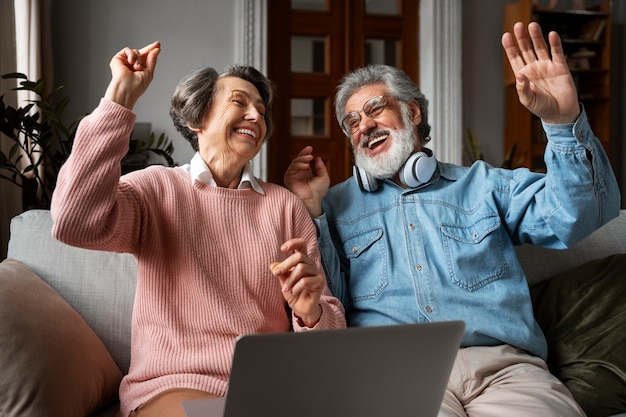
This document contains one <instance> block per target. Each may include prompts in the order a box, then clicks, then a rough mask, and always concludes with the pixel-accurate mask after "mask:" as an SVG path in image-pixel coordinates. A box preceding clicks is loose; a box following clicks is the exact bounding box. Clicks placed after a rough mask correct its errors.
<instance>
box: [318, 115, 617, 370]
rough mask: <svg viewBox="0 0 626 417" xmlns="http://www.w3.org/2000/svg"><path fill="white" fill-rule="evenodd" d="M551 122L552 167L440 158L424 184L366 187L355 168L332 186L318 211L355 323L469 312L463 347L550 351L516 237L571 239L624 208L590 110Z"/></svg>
mask: <svg viewBox="0 0 626 417" xmlns="http://www.w3.org/2000/svg"><path fill="white" fill-rule="evenodd" d="M544 129H545V131H546V133H547V136H548V139H549V140H548V145H547V148H546V152H545V162H546V166H547V174H541V173H534V172H530V171H529V170H527V169H525V168H520V169H516V170H505V169H500V168H493V167H491V166H489V165H488V164H486V163H484V162H482V161H478V162H476V163H474V164H473V165H472V166H471V167H461V166H456V165H451V164H447V163H441V162H440V163H438V168H437V171H436V172H435V175H434V176H433V178H432V180H431V181H430V182H429V183H428V184H426V185H425V186H422V187H421V188H417V189H403V188H401V187H399V186H398V185H396V184H395V183H393V182H392V181H389V180H386V181H382V182H381V183H380V186H379V188H378V190H376V191H375V192H365V191H361V190H360V189H359V187H358V185H357V183H356V182H355V181H354V179H353V178H350V179H349V180H346V181H345V182H343V183H341V184H338V185H336V186H334V187H333V188H331V189H330V190H329V192H328V194H327V196H326V198H325V200H324V203H323V209H324V214H322V216H320V217H318V218H317V219H315V221H316V225H317V227H318V231H319V234H320V235H319V244H320V249H321V253H322V259H323V263H324V268H325V270H326V274H327V278H328V285H329V287H330V289H331V291H332V292H333V293H334V295H335V296H337V297H338V298H339V299H340V300H341V301H342V302H343V303H344V305H345V307H346V310H347V311H346V313H347V319H348V324H349V325H351V326H376V325H386V324H399V323H417V322H431V321H441V320H463V321H465V324H466V332H465V336H464V338H463V341H462V345H463V346H476V345H497V344H502V343H506V344H510V345H513V346H516V347H518V348H521V349H523V350H525V351H527V352H529V353H531V354H533V355H536V356H539V357H542V358H544V359H545V358H546V356H547V346H546V341H545V338H544V336H543V333H542V332H541V329H540V328H539V326H538V324H537V322H536V321H535V319H534V315H533V309H532V305H531V300H530V294H529V289H528V284H527V282H526V278H525V275H524V272H523V270H522V268H521V266H520V264H519V262H518V260H517V257H516V254H515V250H514V245H519V244H522V243H531V244H535V245H540V246H544V247H549V248H557V249H563V248H566V247H569V246H571V245H572V244H574V243H576V242H578V241H580V240H581V239H583V238H584V237H585V236H587V235H588V234H590V233H591V232H592V231H594V230H595V229H597V228H598V227H600V226H601V225H603V224H605V223H606V222H607V221H609V220H611V219H612V218H614V217H616V216H617V215H618V213H619V208H620V192H619V189H618V186H617V181H616V179H615V176H614V174H613V171H612V168H611V165H610V163H609V160H608V158H607V156H606V154H605V152H604V150H603V149H602V145H601V144H600V142H599V141H598V139H597V138H596V137H595V136H594V134H593V132H592V131H591V129H590V127H589V124H588V121H587V117H586V114H585V113H584V109H582V114H581V116H580V117H579V119H578V120H577V121H576V122H575V123H574V124H569V125H544ZM555 302H556V300H555Z"/></svg>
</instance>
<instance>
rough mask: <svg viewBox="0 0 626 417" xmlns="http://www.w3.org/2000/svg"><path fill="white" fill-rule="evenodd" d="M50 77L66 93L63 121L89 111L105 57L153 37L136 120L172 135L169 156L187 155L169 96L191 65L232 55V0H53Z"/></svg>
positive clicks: (181, 158)
mask: <svg viewBox="0 0 626 417" xmlns="http://www.w3.org/2000/svg"><path fill="white" fill-rule="evenodd" d="M51 14H52V22H53V24H52V26H53V29H52V30H53V33H52V38H53V48H54V61H55V62H54V67H55V68H54V70H55V80H54V84H55V85H63V86H64V93H65V94H67V95H68V96H69V97H70V104H69V106H68V108H67V110H66V121H70V120H74V119H75V118H77V117H79V116H82V115H84V114H86V113H89V112H91V111H92V110H93V109H94V108H95V107H96V106H97V105H98V102H99V100H100V98H101V97H102V96H103V95H104V91H105V89H106V87H107V85H108V82H109V80H110V79H111V72H110V70H109V61H110V60H111V57H112V56H113V55H115V54H116V53H117V52H118V51H119V50H121V49H122V48H123V47H125V46H130V47H132V48H141V47H143V46H144V45H147V44H149V43H151V42H153V41H155V40H159V41H161V45H162V51H161V54H160V55H159V60H158V64H157V68H156V72H155V77H154V80H153V82H152V84H151V86H150V88H149V89H148V91H147V92H146V93H145V94H144V96H143V97H142V98H141V99H140V101H139V102H138V103H137V105H136V106H135V109H134V111H135V113H136V114H137V121H138V122H148V123H151V124H152V130H153V131H155V132H157V133H161V132H165V133H166V135H167V136H168V137H169V138H170V139H172V141H173V142H174V147H175V152H174V159H175V160H176V161H177V162H179V163H180V164H183V163H187V162H188V161H189V160H190V159H191V156H192V155H193V150H192V148H191V146H190V145H189V143H188V142H187V141H185V140H184V139H182V137H181V136H180V135H179V134H178V132H176V130H175V129H174V127H173V125H172V121H171V119H170V117H169V114H168V111H169V101H170V97H171V95H172V92H173V90H174V88H175V87H176V84H177V83H178V81H179V80H180V79H181V78H182V77H183V76H184V75H185V74H186V73H187V72H189V71H190V70H192V69H195V68H198V67H202V66H212V67H215V68H216V69H218V70H221V69H223V68H224V67H226V66H228V65H230V64H232V63H233V62H234V59H235V47H234V45H235V28H234V22H235V2H233V1H232V0H211V1H205V0H184V1H180V2H174V1H170V0H107V1H84V0H52V10H51Z"/></svg>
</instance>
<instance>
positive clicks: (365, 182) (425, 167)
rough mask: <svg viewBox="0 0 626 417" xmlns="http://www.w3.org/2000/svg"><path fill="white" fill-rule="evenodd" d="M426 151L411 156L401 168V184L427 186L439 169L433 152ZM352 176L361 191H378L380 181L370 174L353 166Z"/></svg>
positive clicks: (411, 186)
mask: <svg viewBox="0 0 626 417" xmlns="http://www.w3.org/2000/svg"><path fill="white" fill-rule="evenodd" d="M424 151H426V152H415V153H414V154H412V155H411V156H409V159H407V160H406V162H405V163H404V164H403V165H402V167H401V168H400V173H399V174H400V175H399V176H400V182H401V183H402V184H404V185H406V186H407V187H409V188H415V187H418V186H420V185H422V184H426V183H427V182H428V181H430V179H431V178H432V176H433V174H434V173H435V169H437V159H436V158H435V154H434V153H433V151H431V150H430V149H427V148H424ZM427 152H429V153H430V155H428V153H427ZM352 175H353V176H354V179H355V180H356V182H357V184H358V185H359V188H360V189H361V190H363V191H370V192H371V191H376V190H377V189H378V179H377V178H376V177H375V176H373V175H372V174H370V173H369V172H367V171H365V170H363V169H361V168H359V167H357V166H353V167H352Z"/></svg>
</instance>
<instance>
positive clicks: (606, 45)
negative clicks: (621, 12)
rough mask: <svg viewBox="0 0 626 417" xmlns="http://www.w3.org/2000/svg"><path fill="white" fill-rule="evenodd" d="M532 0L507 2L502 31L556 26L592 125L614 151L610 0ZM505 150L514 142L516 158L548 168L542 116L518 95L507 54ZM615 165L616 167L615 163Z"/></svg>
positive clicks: (537, 167) (608, 149) (532, 166)
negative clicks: (546, 3)
mask: <svg viewBox="0 0 626 417" xmlns="http://www.w3.org/2000/svg"><path fill="white" fill-rule="evenodd" d="M536 3H537V2H534V1H532V0H520V1H518V2H514V3H508V4H506V5H505V7H504V30H505V31H508V32H512V31H513V25H514V23H515V22H520V21H521V22H524V23H526V24H528V23H530V22H531V21H535V22H538V23H539V24H540V25H541V28H542V30H543V31H544V34H545V35H546V39H547V34H548V32H549V31H556V32H557V33H558V34H559V35H560V36H561V40H562V43H563V51H564V52H565V55H566V57H567V62H568V65H569V67H570V70H571V71H572V75H573V77H574V82H575V83H576V86H577V89H578V97H579V100H580V101H581V102H582V103H583V104H584V106H585V110H586V112H587V116H588V117H589V121H590V123H591V127H592V129H593V131H594V133H595V134H596V136H597V137H598V138H599V139H600V141H601V142H602V145H603V146H604V149H605V150H606V152H607V154H608V155H609V158H611V160H612V161H614V159H613V157H612V155H611V129H610V126H611V120H610V117H611V116H610V114H611V109H610V101H611V89H610V86H611V45H610V43H611V16H610V11H611V5H610V1H606V2H604V3H601V4H600V5H598V6H595V7H593V8H589V9H579V8H577V9H562V8H553V7H541V6H540V5H539V4H536ZM566 3H567V2H566ZM503 68H504V109H505V111H504V151H505V153H506V152H507V151H508V150H509V149H511V147H512V146H514V145H515V146H516V156H515V159H516V160H520V161H521V165H522V166H525V167H527V168H529V169H531V170H533V171H538V172H542V171H545V163H544V161H543V154H544V151H545V146H546V137H545V134H544V132H543V129H542V127H541V122H540V120H539V119H538V118H537V117H535V116H534V115H532V114H531V113H530V112H529V111H528V110H527V109H526V108H525V107H523V106H522V105H521V104H520V103H519V101H518V98H517V90H516V89H515V77H514V75H513V72H512V70H511V67H510V65H509V63H508V60H507V59H506V56H505V57H504V62H503ZM614 168H615V167H614Z"/></svg>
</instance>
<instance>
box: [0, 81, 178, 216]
mask: <svg viewBox="0 0 626 417" xmlns="http://www.w3.org/2000/svg"><path fill="white" fill-rule="evenodd" d="M2 78H4V79H12V78H13V79H19V80H21V81H20V82H19V85H20V86H19V87H17V88H14V90H26V91H32V92H34V93H35V94H36V95H37V97H38V98H37V99H34V100H32V102H31V103H29V104H27V105H25V106H23V107H18V108H14V107H11V106H7V105H6V104H5V103H4V95H0V132H1V133H2V134H4V136H5V137H6V138H8V139H9V140H10V141H12V142H13V144H12V145H11V147H10V150H9V152H8V153H5V152H4V151H3V150H2V149H0V179H2V180H6V181H10V182H12V183H13V184H15V185H17V186H18V187H20V188H21V189H22V203H23V209H24V210H27V209H30V208H49V207H50V201H51V198H52V192H53V191H54V188H55V186H56V180H57V175H58V173H59V169H60V168H61V166H62V165H63V163H65V161H66V159H67V157H68V156H69V154H70V151H71V149H72V143H73V140H74V133H75V130H76V126H77V125H78V123H79V122H80V118H79V119H77V120H74V121H72V122H71V123H69V124H67V125H66V124H65V123H64V121H63V112H64V110H65V107H66V106H67V104H68V103H69V98H68V97H59V92H60V91H61V89H62V88H63V87H62V86H61V87H57V88H55V89H53V90H52V92H50V93H46V82H45V80H44V79H43V78H42V79H39V80H38V81H36V82H34V81H30V80H29V79H28V78H27V77H26V76H25V75H24V74H21V73H10V74H5V75H3V76H2ZM35 106H36V107H35ZM33 108H36V109H37V111H36V112H34V113H32V114H31V110H32V109H33ZM24 138H27V139H28V140H25V139H24ZM173 152H174V146H173V145H172V143H171V141H170V140H169V139H168V138H167V137H166V136H165V135H164V134H161V135H160V136H159V137H158V139H157V138H156V135H155V134H154V133H151V135H150V138H149V139H148V141H144V140H141V139H134V138H133V137H132V135H131V139H130V142H129V147H128V153H127V155H126V157H125V160H130V159H132V156H133V155H142V154H143V155H145V154H150V153H152V154H154V155H156V156H158V157H161V158H163V160H164V161H165V164H166V165H168V166H175V165H176V163H175V162H174V160H173V159H172V153H173ZM145 161H146V162H145V164H144V165H143V166H145V165H149V164H150V163H151V162H150V158H145ZM143 166H141V165H137V164H134V165H133V166H132V168H130V169H126V171H129V170H132V169H139V168H142V167H143Z"/></svg>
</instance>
